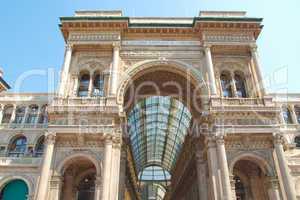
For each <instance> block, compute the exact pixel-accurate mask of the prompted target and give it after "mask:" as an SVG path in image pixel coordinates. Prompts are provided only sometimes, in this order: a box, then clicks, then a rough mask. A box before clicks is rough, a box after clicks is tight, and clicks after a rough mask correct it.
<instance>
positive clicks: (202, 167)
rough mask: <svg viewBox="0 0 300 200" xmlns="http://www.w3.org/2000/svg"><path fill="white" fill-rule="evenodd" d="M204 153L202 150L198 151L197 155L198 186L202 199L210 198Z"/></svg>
mask: <svg viewBox="0 0 300 200" xmlns="http://www.w3.org/2000/svg"><path fill="white" fill-rule="evenodd" d="M202 154H203V153H202V152H198V153H197V155H196V159H197V160H196V162H197V176H198V188H199V196H200V200H207V199H208V194H207V192H208V191H207V190H208V187H207V170H206V162H205V160H204V158H203V155H202Z"/></svg>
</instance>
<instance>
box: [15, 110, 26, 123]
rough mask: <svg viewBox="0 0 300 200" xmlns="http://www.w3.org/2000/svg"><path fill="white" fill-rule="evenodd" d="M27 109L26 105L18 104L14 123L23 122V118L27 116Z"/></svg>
mask: <svg viewBox="0 0 300 200" xmlns="http://www.w3.org/2000/svg"><path fill="white" fill-rule="evenodd" d="M25 109H26V107H25V106H17V109H16V116H15V120H14V123H16V124H21V123H22V122H23V118H24V116H25Z"/></svg>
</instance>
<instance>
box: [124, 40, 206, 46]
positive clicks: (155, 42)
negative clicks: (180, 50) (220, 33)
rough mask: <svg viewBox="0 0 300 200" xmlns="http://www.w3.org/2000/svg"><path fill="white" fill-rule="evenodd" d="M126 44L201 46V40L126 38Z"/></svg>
mask: <svg viewBox="0 0 300 200" xmlns="http://www.w3.org/2000/svg"><path fill="white" fill-rule="evenodd" d="M121 44H122V45H124V46H200V45H201V42H200V41H197V40H194V41H173V40H172V41H166V40H165V41H161V40H125V41H122V43H121Z"/></svg>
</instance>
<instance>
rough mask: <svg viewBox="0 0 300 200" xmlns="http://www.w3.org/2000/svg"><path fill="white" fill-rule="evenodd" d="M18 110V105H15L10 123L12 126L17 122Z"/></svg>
mask: <svg viewBox="0 0 300 200" xmlns="http://www.w3.org/2000/svg"><path fill="white" fill-rule="evenodd" d="M16 109H17V105H15V104H14V107H13V111H12V113H11V117H10V121H9V123H10V124H11V123H13V122H14V121H15V118H16Z"/></svg>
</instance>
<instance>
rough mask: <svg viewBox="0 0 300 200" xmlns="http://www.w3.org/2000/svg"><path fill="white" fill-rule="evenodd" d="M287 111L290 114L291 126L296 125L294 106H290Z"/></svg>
mask: <svg viewBox="0 0 300 200" xmlns="http://www.w3.org/2000/svg"><path fill="white" fill-rule="evenodd" d="M289 111H290V113H291V117H292V120H293V124H298V119H297V115H296V112H295V105H291V106H290V107H289Z"/></svg>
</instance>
